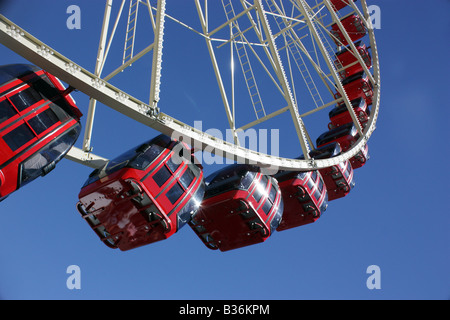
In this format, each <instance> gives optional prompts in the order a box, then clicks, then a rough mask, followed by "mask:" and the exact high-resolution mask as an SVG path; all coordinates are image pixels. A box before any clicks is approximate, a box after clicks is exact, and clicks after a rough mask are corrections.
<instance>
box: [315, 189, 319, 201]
mask: <svg viewBox="0 0 450 320" xmlns="http://www.w3.org/2000/svg"><path fill="white" fill-rule="evenodd" d="M314 198H316V200H319V199H320V192H319V190H317V189H316V191H314Z"/></svg>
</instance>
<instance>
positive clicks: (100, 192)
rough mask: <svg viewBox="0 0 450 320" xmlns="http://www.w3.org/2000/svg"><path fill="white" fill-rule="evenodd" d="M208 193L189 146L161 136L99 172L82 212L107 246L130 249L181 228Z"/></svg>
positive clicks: (88, 183) (84, 192) (92, 178)
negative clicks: (205, 193) (205, 192)
mask: <svg viewBox="0 0 450 320" xmlns="http://www.w3.org/2000/svg"><path fill="white" fill-rule="evenodd" d="M204 191H205V185H204V181H203V171H202V170H201V169H200V168H199V167H198V166H197V165H195V164H194V158H193V156H191V151H189V150H188V147H187V146H186V145H184V144H183V143H181V142H179V141H175V140H172V139H170V138H169V137H168V136H165V135H159V136H157V137H156V138H154V139H152V140H150V141H148V142H146V143H144V144H142V145H140V146H138V147H136V148H133V149H131V150H130V151H128V152H125V153H124V154H122V155H120V156H118V157H117V158H115V159H114V160H111V161H109V162H108V163H107V164H106V165H105V166H104V167H103V168H101V169H97V170H94V171H93V172H92V173H91V175H90V176H89V178H88V180H87V181H86V183H85V184H84V186H83V188H82V190H81V192H80V194H79V199H80V201H79V202H78V204H77V208H78V211H79V212H80V213H81V215H82V216H83V218H84V219H85V220H86V221H87V222H88V224H89V225H90V226H91V228H92V229H93V230H94V231H95V232H96V233H97V235H98V236H99V237H100V239H101V240H102V241H103V242H104V243H105V244H106V245H107V246H109V247H111V248H119V249H120V250H122V251H126V250H130V249H134V248H137V247H140V246H143V245H147V244H150V243H153V242H156V241H160V240H164V239H167V238H169V237H170V236H172V235H173V234H174V233H175V232H177V231H178V230H180V228H181V227H183V226H184V225H185V224H186V223H187V222H189V221H190V219H191V218H192V216H193V215H195V213H196V212H197V209H198V208H199V206H200V203H201V201H202V199H203V195H204Z"/></svg>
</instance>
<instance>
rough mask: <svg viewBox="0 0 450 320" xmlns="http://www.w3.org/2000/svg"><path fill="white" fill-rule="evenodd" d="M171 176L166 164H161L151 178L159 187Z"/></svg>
mask: <svg viewBox="0 0 450 320" xmlns="http://www.w3.org/2000/svg"><path fill="white" fill-rule="evenodd" d="M171 176H172V174H171V173H170V171H169V169H167V167H166V166H164V165H163V166H162V167H161V169H159V170H158V172H157V173H155V174H154V175H153V180H155V182H156V184H157V185H158V186H159V187H162V185H163V184H164V183H165V182H166V181H167V180H168V179H169V178H170V177H171Z"/></svg>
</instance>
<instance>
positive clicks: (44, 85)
mask: <svg viewBox="0 0 450 320" xmlns="http://www.w3.org/2000/svg"><path fill="white" fill-rule="evenodd" d="M0 83H1V85H0V201H2V200H4V199H5V198H6V197H7V196H8V195H10V194H11V193H12V192H14V191H16V190H18V189H19V188H21V187H23V186H24V185H26V184H28V183H30V182H31V181H33V180H34V179H36V178H38V177H39V176H44V175H46V174H48V173H49V172H50V171H52V170H53V169H54V168H55V166H56V164H57V163H58V162H59V161H60V160H61V159H62V158H63V157H64V156H65V155H66V154H67V152H68V151H69V150H70V148H71V147H72V146H73V145H74V144H75V142H76V140H77V139H78V136H79V134H80V130H81V125H80V121H79V120H80V117H81V116H82V114H81V112H80V111H79V110H78V108H77V106H76V105H75V101H74V100H73V99H72V97H71V96H70V94H69V92H70V91H71V90H72V89H71V88H69V89H65V88H64V87H63V85H62V84H61V82H60V81H59V80H58V79H57V78H55V77H54V76H53V75H51V74H49V73H47V72H45V71H43V70H41V69H39V68H37V67H35V66H32V65H25V64H13V65H5V66H1V67H0Z"/></svg>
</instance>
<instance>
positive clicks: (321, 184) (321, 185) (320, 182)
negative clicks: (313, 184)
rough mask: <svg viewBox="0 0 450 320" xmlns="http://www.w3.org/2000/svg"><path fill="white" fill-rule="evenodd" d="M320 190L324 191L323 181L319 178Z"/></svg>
mask: <svg viewBox="0 0 450 320" xmlns="http://www.w3.org/2000/svg"><path fill="white" fill-rule="evenodd" d="M319 191H320V193H322V191H323V181H322V179H319Z"/></svg>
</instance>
